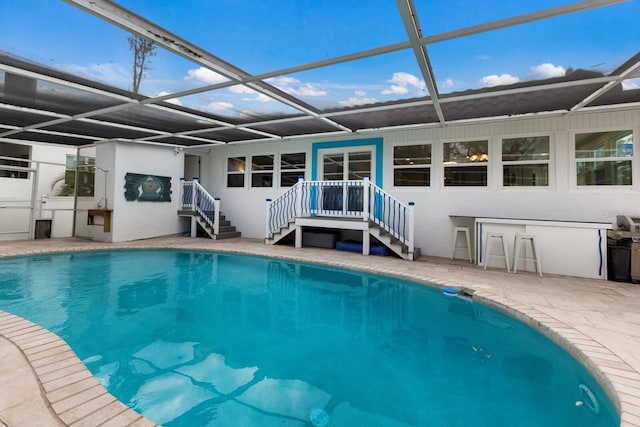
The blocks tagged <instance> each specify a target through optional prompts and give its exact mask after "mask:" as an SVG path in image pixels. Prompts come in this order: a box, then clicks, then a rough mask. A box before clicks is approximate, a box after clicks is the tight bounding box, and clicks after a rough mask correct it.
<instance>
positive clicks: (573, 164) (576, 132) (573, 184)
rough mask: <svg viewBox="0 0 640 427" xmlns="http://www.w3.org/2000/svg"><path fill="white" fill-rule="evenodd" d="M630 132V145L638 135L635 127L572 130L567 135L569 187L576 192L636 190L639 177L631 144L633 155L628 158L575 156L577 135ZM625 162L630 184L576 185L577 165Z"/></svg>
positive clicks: (634, 146) (635, 148)
mask: <svg viewBox="0 0 640 427" xmlns="http://www.w3.org/2000/svg"><path fill="white" fill-rule="evenodd" d="M624 131H631V135H632V143H633V142H634V141H633V140H634V139H636V137H637V135H639V131H638V127H637V126H620V127H607V128H595V129H592V128H590V129H580V130H573V131H572V132H571V133H570V135H569V147H570V157H571V167H570V174H571V177H570V179H571V187H572V188H573V189H575V190H577V191H596V192H597V191H612V190H613V191H615V190H622V191H628V190H630V189H637V188H639V187H640V183H639V182H638V181H639V179H638V178H639V177H638V166H637V158H638V154H637V151H638V149H637V146H636V145H635V144H633V145H632V146H633V154H632V155H631V156H630V157H619V156H610V157H593V158H581V157H577V156H576V136H577V135H579V134H585V133H594V134H595V133H609V132H624ZM619 161H626V162H629V163H630V165H631V184H622V185H620V184H613V185H606V184H589V185H580V184H578V163H596V162H619Z"/></svg>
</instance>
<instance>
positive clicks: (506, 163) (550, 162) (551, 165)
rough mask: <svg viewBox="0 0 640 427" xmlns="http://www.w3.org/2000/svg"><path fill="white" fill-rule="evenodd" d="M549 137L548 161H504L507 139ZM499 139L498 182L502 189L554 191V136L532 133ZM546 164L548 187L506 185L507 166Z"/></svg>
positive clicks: (505, 136)
mask: <svg viewBox="0 0 640 427" xmlns="http://www.w3.org/2000/svg"><path fill="white" fill-rule="evenodd" d="M540 137H547V138H548V139H549V158H548V159H547V160H506V161H505V160H502V146H503V143H504V140H505V139H517V138H540ZM497 139H498V141H497V142H498V143H497V145H498V147H497V150H496V152H497V155H496V157H497V173H498V177H497V178H498V182H499V183H500V188H501V189H503V190H506V191H533V190H538V191H543V190H544V191H546V190H552V189H554V188H555V169H554V165H555V159H554V154H555V140H554V138H553V135H552V134H550V133H544V132H540V133H530V134H511V135H500V136H498V137H497ZM539 164H546V165H547V175H548V184H547V185H544V186H543V185H505V182H504V179H505V177H504V167H505V166H511V165H513V166H519V165H539Z"/></svg>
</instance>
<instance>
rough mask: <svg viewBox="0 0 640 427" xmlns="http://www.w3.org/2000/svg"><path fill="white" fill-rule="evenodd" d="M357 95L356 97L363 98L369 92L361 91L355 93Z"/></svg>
mask: <svg viewBox="0 0 640 427" xmlns="http://www.w3.org/2000/svg"><path fill="white" fill-rule="evenodd" d="M355 94H356V96H359V97H363V96H365V95H366V94H367V91H366V90H362V89H360V90H357V91H355Z"/></svg>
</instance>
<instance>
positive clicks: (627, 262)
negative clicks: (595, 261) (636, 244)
mask: <svg viewBox="0 0 640 427" xmlns="http://www.w3.org/2000/svg"><path fill="white" fill-rule="evenodd" d="M607 265H608V266H609V269H608V272H609V277H608V279H609V280H613V281H615V282H631V239H619V240H616V239H607Z"/></svg>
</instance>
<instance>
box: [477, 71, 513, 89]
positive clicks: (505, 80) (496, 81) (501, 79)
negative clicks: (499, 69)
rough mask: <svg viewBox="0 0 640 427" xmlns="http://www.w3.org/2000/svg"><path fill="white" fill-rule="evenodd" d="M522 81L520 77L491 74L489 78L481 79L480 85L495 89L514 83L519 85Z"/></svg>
mask: <svg viewBox="0 0 640 427" xmlns="http://www.w3.org/2000/svg"><path fill="white" fill-rule="evenodd" d="M519 81H520V78H519V77H516V76H512V75H511V74H501V75H497V74H491V75H489V76H484V77H483V78H481V79H480V83H482V86H485V87H487V86H488V87H493V86H500V85H509V84H513V83H518V82H519Z"/></svg>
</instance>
